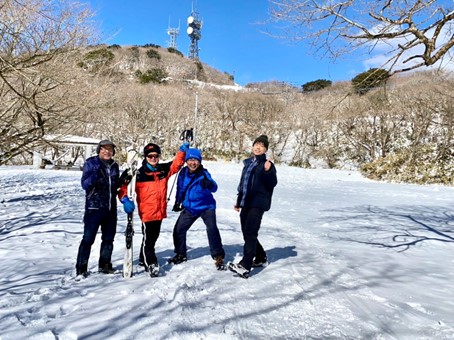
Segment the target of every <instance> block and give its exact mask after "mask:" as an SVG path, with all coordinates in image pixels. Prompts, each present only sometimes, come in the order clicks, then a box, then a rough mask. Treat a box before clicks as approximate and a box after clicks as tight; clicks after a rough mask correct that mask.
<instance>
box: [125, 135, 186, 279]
mask: <svg viewBox="0 0 454 340" xmlns="http://www.w3.org/2000/svg"><path fill="white" fill-rule="evenodd" d="M188 149H189V143H188V142H185V143H183V144H182V145H181V146H180V148H179V150H178V152H177V154H176V155H175V158H174V159H173V160H172V161H171V162H166V163H160V158H161V148H160V146H159V145H157V144H154V143H149V144H147V145H145V147H144V149H143V155H144V158H145V159H144V160H143V162H142V166H141V167H140V168H139V169H138V170H137V174H136V187H135V191H136V201H137V208H138V213H139V217H140V220H141V221H142V234H143V238H142V245H141V247H140V254H139V265H142V266H144V267H145V271H147V272H148V273H149V274H150V276H152V277H156V276H159V270H160V269H159V262H158V258H157V257H156V251H155V245H156V242H157V240H158V238H159V234H160V233H161V225H162V221H163V219H164V218H166V217H167V184H168V181H169V178H170V177H172V175H174V174H176V173H177V172H178V171H179V170H180V169H181V168H182V167H183V165H184V158H185V155H186V151H187V150H188ZM126 192H127V187H126V186H122V187H121V188H120V197H123V196H124V195H125V194H126Z"/></svg>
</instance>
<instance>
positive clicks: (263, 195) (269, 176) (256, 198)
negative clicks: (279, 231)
mask: <svg viewBox="0 0 454 340" xmlns="http://www.w3.org/2000/svg"><path fill="white" fill-rule="evenodd" d="M253 161H254V157H250V158H248V159H245V160H244V161H243V164H244V167H243V171H242V173H241V179H240V184H239V185H238V197H237V201H236V206H237V207H239V206H240V203H241V200H242V198H243V194H244V193H243V181H244V178H245V174H246V170H247V168H248V166H249V164H251V163H252V162H253ZM257 161H258V164H257V165H256V166H255V167H254V169H252V173H251V176H250V177H249V181H248V183H247V191H246V200H245V202H244V207H242V208H260V209H263V210H264V211H268V210H270V208H271V197H272V196H273V190H274V187H275V186H276V185H277V174H276V167H275V166H274V164H273V163H271V168H270V170H268V171H265V169H264V165H265V162H266V155H265V154H263V155H260V156H258V157H257Z"/></svg>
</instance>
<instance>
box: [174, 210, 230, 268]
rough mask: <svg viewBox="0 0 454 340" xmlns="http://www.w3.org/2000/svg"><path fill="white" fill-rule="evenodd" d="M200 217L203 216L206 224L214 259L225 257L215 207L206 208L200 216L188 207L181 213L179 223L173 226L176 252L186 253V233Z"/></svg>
mask: <svg viewBox="0 0 454 340" xmlns="http://www.w3.org/2000/svg"><path fill="white" fill-rule="evenodd" d="M199 217H202V220H203V222H204V223H205V226H206V232H207V237H208V244H209V246H210V254H211V257H212V258H213V259H214V258H215V257H217V256H221V257H222V258H224V256H225V252H224V248H223V247H222V240H221V234H220V233H219V229H218V226H217V224H216V211H215V210H214V209H209V210H205V211H203V212H202V213H201V214H200V216H194V215H192V214H191V213H190V212H189V211H187V210H186V209H184V210H183V211H182V212H181V213H180V216H179V217H178V220H177V223H175V227H174V228H173V245H174V246H175V253H177V254H182V255H186V251H187V247H186V234H187V232H188V230H189V228H191V226H192V225H193V224H194V222H195V221H196V220H197V219H198V218H199Z"/></svg>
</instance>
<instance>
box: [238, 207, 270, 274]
mask: <svg viewBox="0 0 454 340" xmlns="http://www.w3.org/2000/svg"><path fill="white" fill-rule="evenodd" d="M264 212H265V211H264V210H263V209H260V208H242V209H241V212H240V223H241V231H242V232H243V239H244V247H243V258H242V259H241V261H240V264H241V265H242V266H243V267H244V268H246V269H247V270H251V268H252V261H253V260H254V257H256V258H258V259H264V258H265V257H266V253H265V250H264V249H263V247H262V245H261V244H260V242H259V240H258V234H259V229H260V224H261V223H262V217H263V214H264Z"/></svg>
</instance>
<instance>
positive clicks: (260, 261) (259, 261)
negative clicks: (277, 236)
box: [252, 257, 268, 268]
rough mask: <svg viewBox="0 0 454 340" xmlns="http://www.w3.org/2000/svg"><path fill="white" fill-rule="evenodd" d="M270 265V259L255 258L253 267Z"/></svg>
mask: <svg viewBox="0 0 454 340" xmlns="http://www.w3.org/2000/svg"><path fill="white" fill-rule="evenodd" d="M267 265H268V259H267V258H266V257H265V258H262V259H257V258H255V259H254V261H252V267H255V268H257V267H266V266H267Z"/></svg>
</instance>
